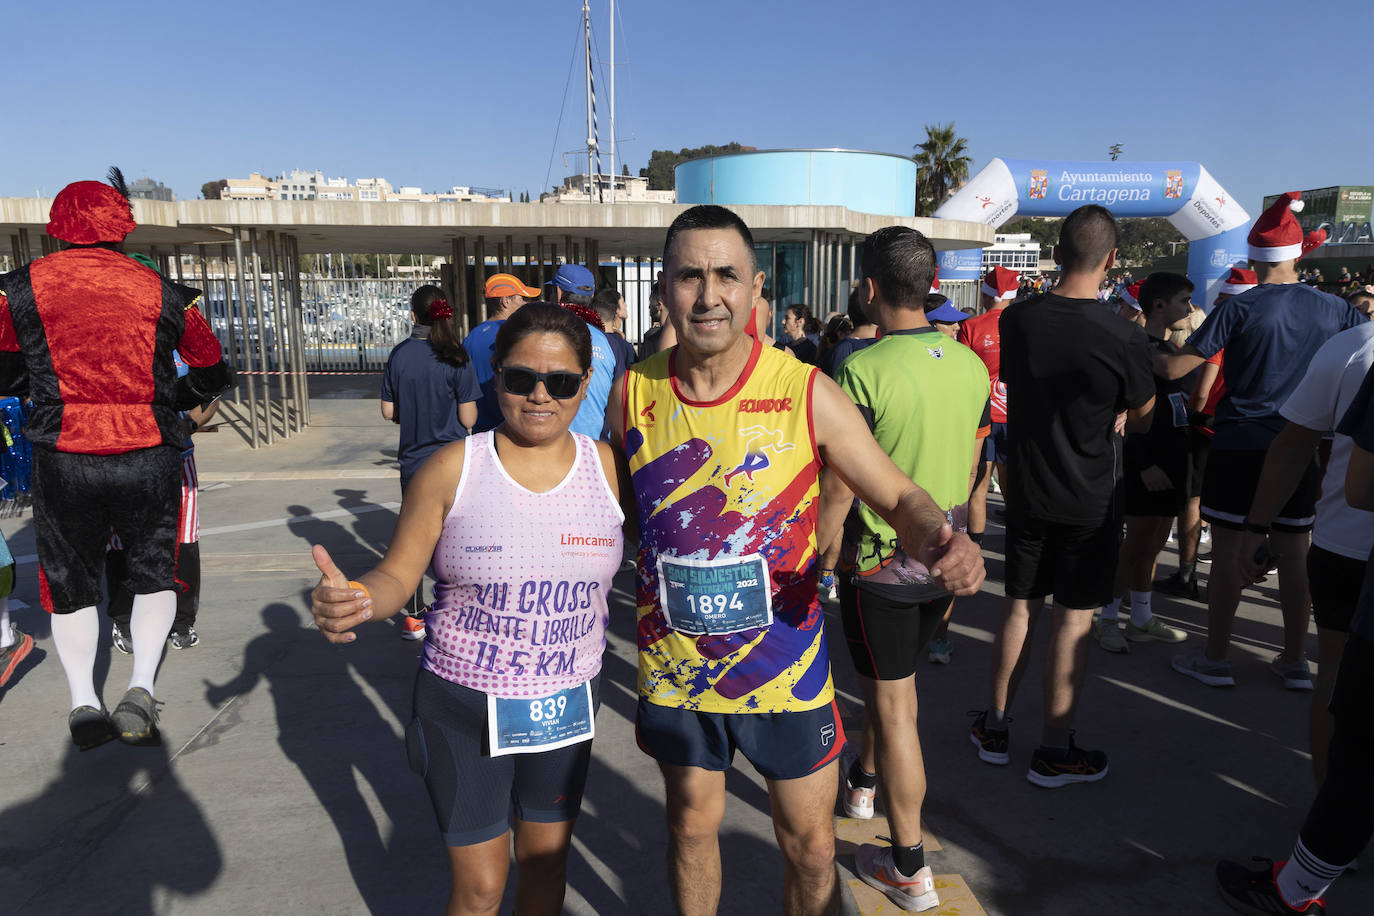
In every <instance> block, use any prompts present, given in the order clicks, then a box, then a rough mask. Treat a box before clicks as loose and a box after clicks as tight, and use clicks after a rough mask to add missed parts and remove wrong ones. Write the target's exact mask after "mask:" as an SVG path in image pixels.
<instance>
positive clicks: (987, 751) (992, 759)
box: [968, 710, 1011, 766]
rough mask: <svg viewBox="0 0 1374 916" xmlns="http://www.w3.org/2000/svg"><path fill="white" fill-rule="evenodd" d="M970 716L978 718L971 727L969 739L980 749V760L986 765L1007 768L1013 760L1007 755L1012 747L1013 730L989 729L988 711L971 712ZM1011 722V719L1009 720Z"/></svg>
mask: <svg viewBox="0 0 1374 916" xmlns="http://www.w3.org/2000/svg"><path fill="white" fill-rule="evenodd" d="M969 715H971V716H976V718H975V719H974V720H973V725H972V726H970V727H969V730H968V739H969V740H970V741H972V742H973V745H974V747H976V748H978V759H979V760H981V761H983V762H984V763H991V764H995V765H997V766H1006V765H1007V763H1008V762H1009V761H1010V760H1011V757H1010V756H1008V754H1007V748H1008V747H1010V746H1011V730H1010V729H1006V728H1004V729H1002V730H1001V731H998V730H997V729H995V728H988V714H987V712H986V711H982V712H979V711H977V710H975V711H973V712H970V713H969ZM1007 721H1008V722H1010V721H1011V719H1010V718H1008V719H1007Z"/></svg>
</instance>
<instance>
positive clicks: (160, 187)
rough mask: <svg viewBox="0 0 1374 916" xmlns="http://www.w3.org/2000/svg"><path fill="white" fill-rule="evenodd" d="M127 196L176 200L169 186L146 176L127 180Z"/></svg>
mask: <svg viewBox="0 0 1374 916" xmlns="http://www.w3.org/2000/svg"><path fill="white" fill-rule="evenodd" d="M129 196H130V197H131V198H133V199H134V200H166V201H173V200H176V196H175V195H173V194H172V189H171V188H169V187H167V186H166V185H165V184H163V183H162V182H160V181H153V179H151V178H147V177H144V178H140V179H138V180H137V181H131V182H129Z"/></svg>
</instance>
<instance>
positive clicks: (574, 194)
mask: <svg viewBox="0 0 1374 916" xmlns="http://www.w3.org/2000/svg"><path fill="white" fill-rule="evenodd" d="M592 178H593V181H590V182H589V180H588V178H587V176H586V175H569V176H568V177H567V178H564V179H563V184H562V185H560V186H559V187H557V188H554V189H553V191H551V192H549V193H546V194H540V195H539V202H540V203H556V204H585V203H591V202H593V201H595V202H596V203H601V202H603V201H609V200H610V199H611V188H612V187H614V188H615V202H616V203H618V204H627V203H628V204H671V203H675V202H676V201H677V194H676V192H674V191H650V190H649V179H647V178H641V177H639V176H636V175H594V176H592Z"/></svg>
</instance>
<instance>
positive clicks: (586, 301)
mask: <svg viewBox="0 0 1374 916" xmlns="http://www.w3.org/2000/svg"><path fill="white" fill-rule="evenodd" d="M558 301H559V302H571V303H572V304H573V305H588V306H589V305H591V304H592V297H591V296H587V295H584V294H582V293H570V292H568V291H567V290H566V289H560V290H558Z"/></svg>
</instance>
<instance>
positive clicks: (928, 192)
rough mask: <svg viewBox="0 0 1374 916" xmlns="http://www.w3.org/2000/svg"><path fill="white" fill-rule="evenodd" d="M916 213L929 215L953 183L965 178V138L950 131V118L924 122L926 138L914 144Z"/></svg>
mask: <svg viewBox="0 0 1374 916" xmlns="http://www.w3.org/2000/svg"><path fill="white" fill-rule="evenodd" d="M913 149H915V150H916V155H915V156H912V157H911V158H913V159H915V160H916V214H917V215H918V216H929V215H930V214H932V213H934V212H935V211H936V210H937V209H939V207H940V205H941V204H943V203H944V202H945V200H946V199H948V197H949V195H950V194H951V193H952V192H953V191H954V189H955V188H956V187H958V186H959V185H961V184H963V183H964V182H965V181H968V167H969V165H970V164H971V163H972V162H973V160H972V159H970V158H969V157H968V156H967V155H965V154H966V153H967V151H968V142H967V141H966V140H964V138H963V137H960V136H958V135H957V134H956V133H955V132H954V122H953V121H951V122H949V123H948V124H927V125H926V139H925V142H923V143H918V144H916V145H915V146H914V147H913Z"/></svg>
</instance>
